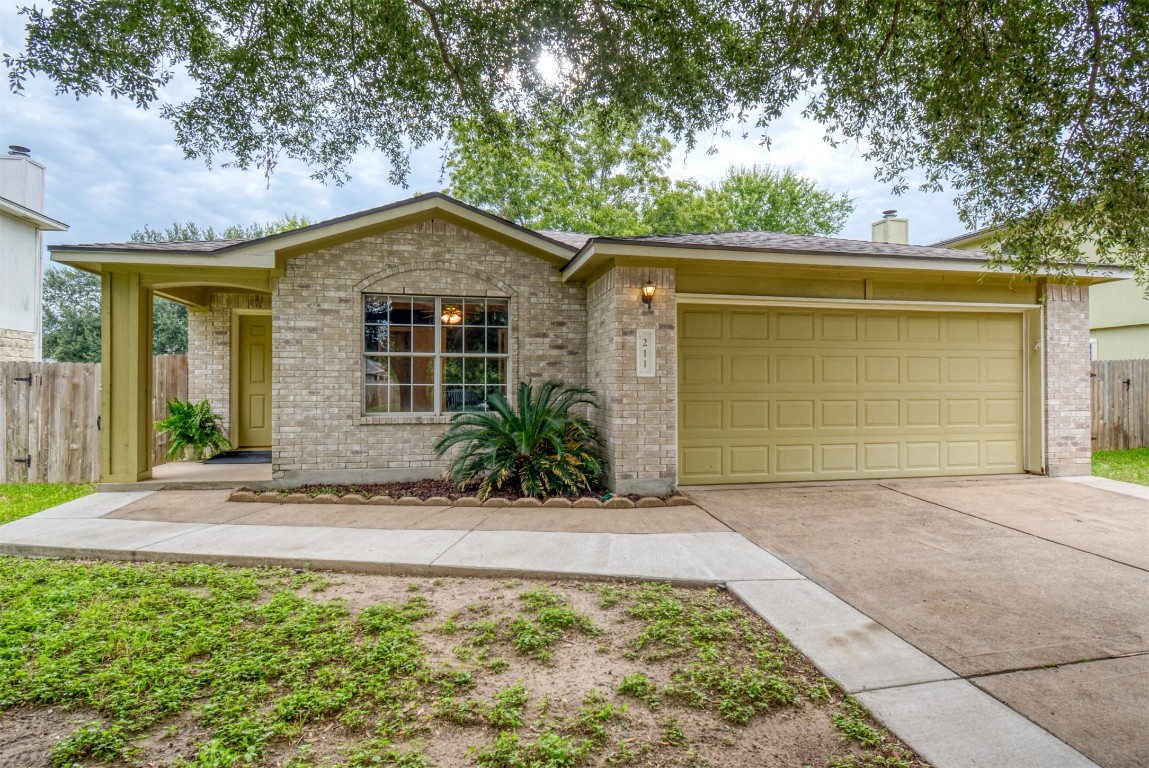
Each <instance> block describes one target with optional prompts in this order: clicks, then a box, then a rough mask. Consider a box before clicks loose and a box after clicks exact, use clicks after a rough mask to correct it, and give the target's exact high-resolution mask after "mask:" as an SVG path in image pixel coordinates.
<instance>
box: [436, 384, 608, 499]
mask: <svg viewBox="0 0 1149 768" xmlns="http://www.w3.org/2000/svg"><path fill="white" fill-rule="evenodd" d="M581 405H588V406H591V407H594V406H595V405H596V403H595V397H594V394H593V393H592V392H591V391H590V390H588V389H581V388H579V387H570V386H567V385H566V384H564V383H562V382H561V381H548V382H545V383H544V384H542V385H541V386H540V387H539V388H538V390H537V391H536V390H535V389H534V388H533V387H532V386H531V384H530V382H523V383H522V384H520V385H519V398H518V404H517V407H513V406H512V405H511V404H510V403H509V402H508V401H507V398H506V397H505V396H504V395H502V394H501V393H497V394H495V395H492V396H491V397H490V398H489V399H488V400H487V407H488V408H489V410H487V411H481V412H467V413H460V414H458V415H456V416H455V417H454V418H453V419H452V420H451V426H450V427H449V428H448V429H447V431H446V432H445V433H444V434H443V436H442V437H441V438H439V441H438V442H437V443H436V444H435V451H436V453H438V455H439V456H442V455H443V454H444V453H446V452H447V451H448V450H449V449H451V448H453V447H454V446H461V450H460V451H459V453H458V455H456V456H455V458H454V459H453V460H452V461H451V464H450V467H449V468H448V470H447V476H448V478H449V479H450V480H451V482H453V483H455V484H456V485H459V486H466V485H469V484H471V483H473V482H475V481H476V480H478V479H479V478H482V481H481V482H480V483H479V490H478V494H479V497H480V498H483V499H485V498H487V497H488V496H490V495H491V492H492V491H494V490H501V489H504V488H507V489H514V490H517V491H519V492H521V493H522V494H523V495H524V496H535V497H542V496H552V495H554V496H574V495H577V494H579V493H581V492H582V491H584V490H591V489H592V487H593V486H595V485H596V484H597V483H598V481H599V479H600V478H601V477H602V473H603V469H604V463H603V459H602V454H601V453H600V451H599V440H598V435H597V433H596V432H595V430H594V428H593V427H592V426H591V425H590V424H589V423H588V422H587V420H586V419H585V418H583V417H582V416H580V415H579V414H577V413H575V412H574V409H575V408H576V407H577V406H581Z"/></svg>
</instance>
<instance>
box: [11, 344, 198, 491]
mask: <svg viewBox="0 0 1149 768" xmlns="http://www.w3.org/2000/svg"><path fill="white" fill-rule="evenodd" d="M187 370H188V365H187V356H186V355H157V356H156V358H155V368H154V372H153V378H152V413H153V417H154V420H156V421H158V420H159V419H161V418H163V416H164V415H165V414H166V412H167V402H168V400H170V399H173V398H178V399H180V400H186V399H187V391H188V385H187V382H188V375H187ZM99 420H100V365H99V363H28V362H0V483H93V482H96V481H97V480H98V479H99V477H100V424H99ZM167 450H168V440H167V437H166V436H161V435H156V439H155V443H154V445H153V448H152V463H153V464H162V463H163V462H164V461H166V460H167V459H166V457H165V454H166V453H167Z"/></svg>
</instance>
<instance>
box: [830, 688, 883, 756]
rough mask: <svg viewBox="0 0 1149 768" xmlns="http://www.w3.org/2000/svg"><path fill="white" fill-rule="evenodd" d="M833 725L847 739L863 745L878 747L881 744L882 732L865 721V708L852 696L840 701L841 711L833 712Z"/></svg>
mask: <svg viewBox="0 0 1149 768" xmlns="http://www.w3.org/2000/svg"><path fill="white" fill-rule="evenodd" d="M834 725H835V726H836V727H837V729H838V730H839V731H841V732H842V734H843V735H844V736H845V737H846V738H847V739H850V740H851V741H856V742H858V743H859V744H861V745H862V746H864V747H879V746H881V744H882V734H881V733H879V732H878V730H877V729H876V728H874V727H873V726H872V725H870V724H869V723H868V722H866V713H865V710H863V709H862V706H861V705H860V704H858V701H857V699H855V698H854V697H852V696H849V697H847V698H846V700H845V701H844V702H842V711H840V712H835V713H834Z"/></svg>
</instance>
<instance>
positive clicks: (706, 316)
mask: <svg viewBox="0 0 1149 768" xmlns="http://www.w3.org/2000/svg"><path fill="white" fill-rule="evenodd" d="M722 315H723V313H722V312H721V311H720V310H716V309H687V310H684V311H683V312H682V322H681V324H680V328H679V336H680V338H682V339H686V340H692V339H721V338H722Z"/></svg>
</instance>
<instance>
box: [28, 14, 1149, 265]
mask: <svg viewBox="0 0 1149 768" xmlns="http://www.w3.org/2000/svg"><path fill="white" fill-rule="evenodd" d="M21 12H22V13H23V14H24V16H25V17H26V19H27V26H26V31H27V40H26V44H25V47H24V49H23V50H22V51H20V52H18V53H16V54H11V55H6V56H5V63H6V64H7V65H8V67H9V81H10V85H11V87H12V88H14V89H16V90H19V89H20V88H21V87H22V86H23V84H24V83H25V82H26V80H27V78H29V77H32V76H36V75H43V76H46V77H48V78H50V79H51V80H53V81H54V82H55V83H56V85H57V89H58V91H59V92H60V93H65V94H70V95H76V96H90V95H97V94H102V93H110V94H112V95H113V96H116V97H123V98H128V99H131V100H132V101H133V102H135V103H136V104H137V105H139V106H141V107H149V106H152V105H156V104H157V103H160V104H162V106H161V114H163V115H164V116H165V117H166V118H167V119H169V120H171V121H172V123H173V125H174V126H175V130H176V137H177V141H178V142H179V143H180V145H181V146H182V147H183V148H184V150H185V152H186V153H187V154H188V155H189V156H192V157H201V158H205V159H207V160H209V161H210V160H212V159H213V158H215V157H216V156H223V157H224V159H225V161H227V162H230V163H233V164H235V165H237V166H239V167H258V168H261V169H263V170H264V171H265V172H268V173H270V172H271V171H272V170H273V169H274V168H275V165H276V163H277V162H278V159H279V158H280V157H281V156H287V157H292V158H296V159H298V160H301V161H303V162H305V163H307V164H309V165H311V166H312V167H313V168H314V169H315V174H316V175H317V176H318V177H320V178H324V179H330V180H334V181H336V182H340V181H342V180H344V179H346V178H347V174H348V172H349V170H350V167H351V163H352V160H353V158H354V157H355V154H356V153H357V152H358V151H360V150H363V149H370V150H372V151H376V152H379V153H381V154H383V155H384V156H385V157H386V158H387V159H388V160H389V161H390V163H391V171H392V173H391V176H392V180H393V181H397V182H401V181H403V180H404V179H405V178H406V177H407V174H408V171H409V158H410V151H411V149H412V148H415V147H419V146H422V145H425V144H427V143H428V142H432V141H435V140H439V139H441V138H443V137H444V136H446V135H447V134H448V132H449V130H450V128H451V126H452V125H454V124H456V123H458V122H459V121H477V123H476V124H477V125H478V126H479V130H480V131H481V132H482V133H483V134H484V135H486V136H489V137H494V136H499V135H501V132H502V133H506V132H509V133H511V134H515V133H517V134H518V135H520V136H521V135H523V133H524V131H525V130H527V129H526V128H525V126H528V125H529V124H530V122H531V120H532V119H536V118H539V117H540V116H543V115H545V114H547V113H548V112H549V111H551V110H553V109H555V108H556V106H557V107H558V108H559V109H560V112H559V114H562V115H566V116H568V117H572V118H573V117H575V116H577V115H578V114H580V112H581V110H583V109H586V108H589V107H596V108H597V107H603V106H606V107H608V108H609V110H610V111H611V113H612V114H614V115H616V116H618V117H619V119H623V120H629V121H633V122H636V123H639V124H642V125H645V126H649V127H650V128H652V129H653V130H655V131H656V132H659V133H665V134H666V135H668V136H670V137H673V138H675V139H679V140H683V141H685V142H686V143H687V144H688V145H691V146H692V145H693V143H694V142H695V140H696V134H697V132H699V131H702V130H707V129H711V128H713V127H715V126H718V125H720V124H722V123H724V122H725V121H727V120H730V119H732V118H739V119H757V120H758V124H759V126H760V127H761V128H762V129H763V130H765V128H766V127H767V126H768V124H769V122H770V121H771V120H773V119H775V118H777V117H778V116H779V115H780V114H781V112H782V110H783V109H784V108H785V107H787V106H789V105H790V104H792V103H794V102H796V101H797V102H799V103H802V104H803V105H804V106H805V112H806V114H808V115H809V116H811V117H813V118H815V119H817V120H818V121H820V122H821V123H823V125H824V126H825V127H826V129H827V131H828V136H829V137H830V138H831V139H832V140H834V141H841V140H860V141H862V142H864V144H863V146H865V147H866V148H867V149H866V157H867V158H868V159H869V160H871V161H872V162H873V163H875V164H876V166H877V168H878V176H879V178H880V179H882V180H883V181H886V182H889V183H890V184H891V185H892V186H893V188H894V189H895V190H904V189H907V188H909V187H910V186H913V185H918V186H922V187H924V188H925V189H928V190H935V191H937V190H943V189H950V190H954V192H955V193H956V198H955V202H956V204H957V207H958V211H959V215H960V216H961V218H962V220H963V221H964V222H965V223H966V224H968V225H969V226H971V227H995V228H1002V231H1008V232H1010V233H1011V235H1010V240H1009V242H1008V243H1005V244H1004V245H1005V247H1006V256H1005V258H1007V259H1009V260H1010V261H1011V263H1012V264H1013V266H1015V267H1016V268H1019V269H1022V270H1023V271H1033V270H1046V269H1049V270H1054V271H1061V272H1066V271H1067V268H1066V267H1065V266H1064V264H1065V263H1066V262H1070V261H1077V260H1079V259H1080V258H1081V242H1080V238H1086V239H1088V240H1092V241H1095V244H1096V257H1095V258H1096V260H1097V261H1099V262H1100V263H1103V264H1104V263H1116V264H1127V265H1129V266H1136V267H1137V268H1138V269H1139V270H1140V275H1141V277H1142V278H1145V277H1146V275H1147V273H1149V257H1147V256H1146V254H1147V253H1149V215H1147V214H1149V67H1147V66H1146V65H1147V57H1146V55H1145V40H1146V39H1149V5H1147V4H1145V3H1143V2H1129V0H1018V1H1016V2H1002V1H1001V0H986V1H985V2H975V3H937V2H933V0H864V1H863V2H855V1H853V0H851V1H850V2H847V1H846V0H818V1H817V2H810V3H792V2H783V0H732V1H731V0H686V1H685V2H683V1H682V0H643V2H641V3H634V2H619V1H618V0H506V1H505V2H500V3H475V2H469V1H466V0H435V1H434V2H432V1H431V0H335V2H320V1H319V0H268V2H261V3H251V2H249V0H170V1H169V2H162V3H156V2H154V1H153V0H121V1H120V2H117V3H106V2H101V1H100V0H57V2H54V3H53V4H52V7H51V10H40V9H36V8H33V7H25V8H23V9H21ZM544 54H546V55H552V56H558V57H559V58H561V59H562V63H563V71H564V72H565V77H564V78H562V79H561V81H559V82H550V81H548V80H547V79H546V78H543V77H541V76H540V75H539V73H538V71H537V68H536V64H537V62H538V61H539V58H540V56H542V55H544ZM179 73H186V75H187V77H189V78H190V79H191V81H192V82H193V83H194V85H195V88H196V91H195V93H194V95H193V96H191V97H190V98H188V99H187V100H186V101H183V102H177V103H163V102H162V101H161V92H162V91H163V89H164V88H165V87H166V86H167V85H168V84H169V82H170V81H171V80H172V79H173V78H174V77H176V76H177V74H179ZM747 116H750V117H749V118H748V117H747ZM757 116H760V119H758V117H757ZM620 226H621V224H620ZM1059 230H1065V231H1068V232H1070V233H1072V235H1073V237H1071V238H1070V237H1061V236H1059V235H1058V234H1057V232H1058V231H1059ZM940 234H942V233H939V235H940Z"/></svg>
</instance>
